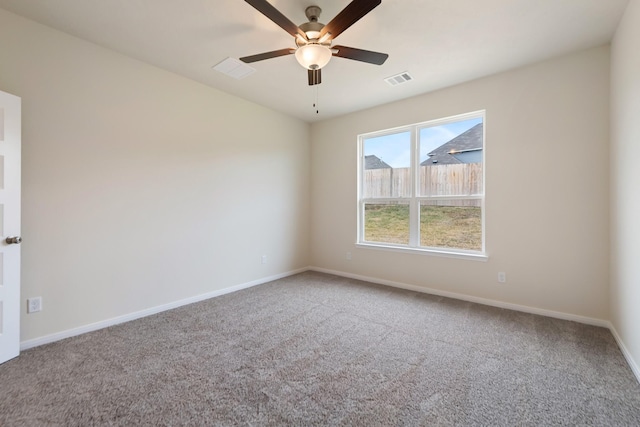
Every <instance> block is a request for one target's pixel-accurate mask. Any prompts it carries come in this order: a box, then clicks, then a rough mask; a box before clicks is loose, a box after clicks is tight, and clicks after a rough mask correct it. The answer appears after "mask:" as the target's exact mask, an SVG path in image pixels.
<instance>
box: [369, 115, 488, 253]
mask: <svg viewBox="0 0 640 427" xmlns="http://www.w3.org/2000/svg"><path fill="white" fill-rule="evenodd" d="M478 118H479V119H482V123H483V130H482V132H483V133H482V193H481V194H474V195H464V196H462V195H459V196H441V195H435V196H425V195H419V194H417V193H418V191H419V190H418V189H419V179H420V132H421V130H422V129H425V128H429V127H434V126H439V125H446V124H449V123H455V122H459V121H464V120H469V119H478ZM402 132H410V180H411V192H410V196H409V197H391V198H363V195H364V188H363V185H364V171H365V153H364V145H365V141H366V140H367V139H369V138H376V137H381V136H386V135H393V134H397V133H402ZM485 142H486V111H485V110H478V111H473V112H469V113H464V114H457V115H454V116H449V117H444V118H440V119H434V120H428V121H425V122H420V123H414V124H410V125H405V126H398V127H395V128H391V129H383V130H380V131H374V132H367V133H363V134H360V135H358V140H357V143H358V162H357V163H358V165H357V200H356V203H357V215H358V216H357V236H356V246H358V247H363V248H371V249H377V250H386V251H395V252H406V253H414V254H415V253H418V254H425V255H435V256H444V257H453V258H463V259H472V260H477V261H486V260H488V255H487V253H486V229H485V223H486V220H485V215H486V209H485V200H486V193H487V191H486V179H485V177H486V162H485V160H486V143H485ZM438 200H479V203H480V211H481V230H482V247H481V250H471V249H458V248H445V247H431V246H429V247H427V246H420V225H421V224H420V205H421V203H422V202H424V201H438ZM393 202H402V203H408V204H409V243H408V244H398V243H383V242H371V241H366V240H364V234H365V233H364V232H365V230H364V222H365V221H364V215H365V205H366V204H376V203H393Z"/></svg>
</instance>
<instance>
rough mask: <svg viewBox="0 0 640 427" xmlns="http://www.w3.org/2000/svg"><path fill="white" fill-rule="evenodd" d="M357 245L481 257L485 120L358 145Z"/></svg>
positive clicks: (376, 136) (445, 122)
mask: <svg viewBox="0 0 640 427" xmlns="http://www.w3.org/2000/svg"><path fill="white" fill-rule="evenodd" d="M358 144H359V162H360V164H359V174H358V175H359V177H358V179H359V188H358V243H360V244H364V245H372V246H378V247H391V248H404V249H410V250H422V251H427V252H438V253H450V254H462V255H465V254H466V255H472V256H474V255H475V256H477V255H483V254H484V212H483V210H484V167H483V166H484V112H483V111H481V112H476V113H469V114H464V115H460V116H455V117H449V118H446V119H441V120H434V121H430V122H426V123H419V124H415V125H411V126H406V127H402V128H397V129H391V130H386V131H380V132H375V133H370V134H365V135H360V136H359V137H358Z"/></svg>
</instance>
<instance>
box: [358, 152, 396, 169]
mask: <svg viewBox="0 0 640 427" xmlns="http://www.w3.org/2000/svg"><path fill="white" fill-rule="evenodd" d="M364 168H365V169H391V166H389V165H388V164H386V163H385V162H383V161H382V159H380V158H379V157H378V156H374V155H373V154H372V155H370V156H364Z"/></svg>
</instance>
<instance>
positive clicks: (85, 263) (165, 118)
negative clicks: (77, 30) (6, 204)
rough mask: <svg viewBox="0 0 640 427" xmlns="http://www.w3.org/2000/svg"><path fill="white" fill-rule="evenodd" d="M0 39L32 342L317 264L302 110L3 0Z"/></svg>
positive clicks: (0, 75)
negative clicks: (16, 117) (16, 119)
mask: <svg viewBox="0 0 640 427" xmlns="http://www.w3.org/2000/svg"><path fill="white" fill-rule="evenodd" d="M0 40H3V42H2V43H0V64H2V65H1V66H0V90H3V91H6V92H10V93H13V94H15V95H18V96H20V97H22V105H23V166H22V174H23V188H22V190H23V191H22V193H23V205H22V208H23V210H22V214H23V215H22V228H23V230H22V231H23V233H22V235H23V237H24V243H23V245H22V259H23V264H22V277H23V282H22V300H23V301H24V300H25V299H26V298H28V297H33V296H42V297H43V307H44V310H43V311H42V312H40V313H37V314H31V315H26V314H23V316H22V320H21V321H22V340H23V341H24V340H29V339H33V338H36V337H42V336H46V335H48V334H53V333H57V332H60V331H65V330H69V329H73V328H78V327H81V326H84V325H88V324H91V323H93V322H100V321H103V320H105V319H110V318H114V317H116V316H122V315H126V314H129V313H133V312H136V311H140V310H144V309H147V308H150V307H155V306H159V305H163V304H167V303H170V302H174V301H178V300H181V299H185V298H189V297H192V296H195V295H199V294H203V293H208V292H212V291H215V290H218V289H223V288H226V287H229V286H233V285H239V284H243V283H246V282H250V281H254V280H258V279H261V278H266V277H270V276H273V275H277V274H281V273H284V272H288V271H291V270H295V269H299V268H304V267H306V266H307V265H308V264H309V258H308V242H309V238H308V228H309V224H308V217H309V212H308V207H309V195H308V194H309V172H308V170H309V125H308V124H306V123H304V122H302V121H299V120H296V119H292V118H290V117H287V116H285V115H282V114H279V113H276V112H273V111H271V110H269V109H266V108H262V107H260V106H257V105H255V104H252V103H249V102H245V101H243V100H240V99H238V98H235V97H232V96H229V95H226V94H224V93H222V92H219V91H217V90H214V89H212V88H209V87H206V86H203V85H201V84H198V83H195V82H193V81H190V80H187V79H185V78H182V77H179V76H177V75H174V74H171V73H169V72H166V71H162V70H160V69H157V68H154V67H151V66H149V65H146V64H144V63H141V62H137V61H135V60H132V59H129V58H127V57H124V56H122V55H120V54H117V53H115V52H112V51H109V50H106V49H103V48H100V47H98V46H96V45H93V44H90V43H87V42H84V41H81V40H79V39H76V38H74V37H71V36H68V35H65V34H63V33H60V32H57V31H54V30H52V29H49V28H47V27H44V26H41V25H38V24H36V23H34V22H32V21H27V20H24V19H22V18H19V17H17V16H16V15H13V14H10V13H8V12H5V11H3V10H1V9H0ZM212 72H213V71H212ZM263 254H266V255H267V256H268V263H267V264H265V265H262V264H261V255H263ZM25 307H26V304H25ZM22 311H23V312H24V311H25V310H24V309H23V310H22Z"/></svg>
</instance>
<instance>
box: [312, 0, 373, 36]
mask: <svg viewBox="0 0 640 427" xmlns="http://www.w3.org/2000/svg"><path fill="white" fill-rule="evenodd" d="M380 3H382V0H353V1H352V2H351V3H349V4H348V5H347V7H345V8H344V9H342V12H340V13H338V15H336V17H335V18H333V19H332V20H331V21H330V22H329V23H328V24H327V25H325V26H324V28H323V29H322V31H320V36H319V37H318V38H322V37H323V36H324V35H325V34H327V33H329V34H331V36H330V39H331V40H332V39H335V38H336V37H338V36H339V35H340V33H342V32H343V31H344V30H346V29H347V28H349V27H350V26H352V25H353V24H354V23H356V21H358V20H359V19H360V18H362V17H363V16H364V15H366V14H367V13H369V12H371V11H372V10H373V9H375V8H376V7H377V6H378V5H379V4H380Z"/></svg>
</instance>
